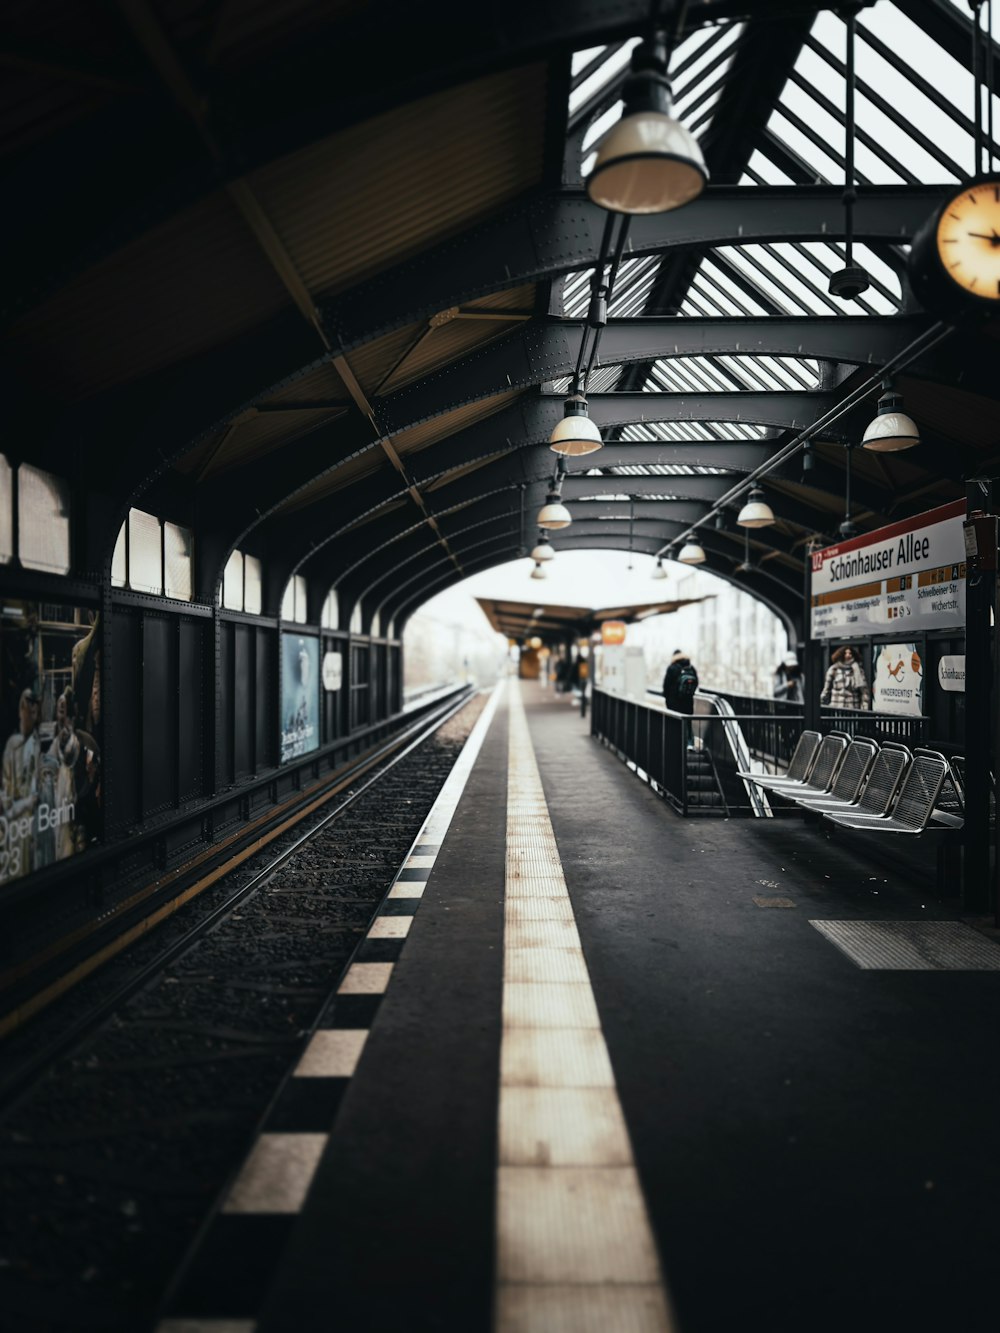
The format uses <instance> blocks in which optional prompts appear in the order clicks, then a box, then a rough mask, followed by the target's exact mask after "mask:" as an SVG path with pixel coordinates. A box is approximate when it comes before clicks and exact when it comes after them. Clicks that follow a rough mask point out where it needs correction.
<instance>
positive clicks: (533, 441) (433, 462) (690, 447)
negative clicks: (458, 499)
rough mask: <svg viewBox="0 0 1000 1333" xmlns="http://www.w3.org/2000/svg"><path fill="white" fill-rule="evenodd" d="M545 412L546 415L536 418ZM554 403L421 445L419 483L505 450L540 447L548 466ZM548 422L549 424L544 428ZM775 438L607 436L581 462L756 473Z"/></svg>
mask: <svg viewBox="0 0 1000 1333" xmlns="http://www.w3.org/2000/svg"><path fill="white" fill-rule="evenodd" d="M543 412H544V420H542V421H539V420H537V419H536V418H537V417H539V416H541V415H542V413H543ZM558 412H559V409H558V408H557V409H556V411H555V413H554V414H553V412H552V409H551V404H544V403H543V400H541V399H530V400H527V401H525V402H523V403H518V404H515V405H514V406H512V407H510V408H506V409H504V410H503V411H502V412H497V413H496V414H495V415H494V416H492V417H487V418H486V420H485V421H481V422H479V423H477V424H476V425H475V426H470V427H469V428H468V429H466V430H463V431H458V432H456V433H455V434H454V435H449V436H448V437H447V438H446V439H444V440H441V441H440V442H439V443H438V444H435V445H431V446H430V447H429V448H427V449H422V450H421V451H420V453H418V454H417V455H416V456H415V457H414V459H413V468H412V470H413V474H414V476H415V477H417V478H418V480H419V481H420V482H421V484H424V485H426V483H428V482H430V481H432V480H435V479H436V478H440V477H444V476H445V475H446V474H447V473H448V472H450V471H451V470H452V469H453V468H456V467H462V466H467V465H468V464H469V463H472V462H476V461H478V460H480V459H486V458H490V457H495V456H496V455H497V454H499V453H501V452H505V451H511V452H513V451H514V450H517V449H521V448H526V449H533V448H541V449H543V451H544V454H547V455H548V457H549V460H550V465H554V463H555V454H553V453H552V451H551V450H550V449H548V447H547V445H546V444H545V441H546V440H547V438H548V435H549V433H550V432H551V429H552V425H554V424H555V421H556V420H557V419H558ZM546 423H551V424H549V425H548V429H546ZM775 447H776V442H775V441H774V440H718V441H716V440H691V441H690V442H689V443H688V442H686V441H685V442H683V443H679V442H677V441H673V440H650V441H648V442H647V441H629V440H615V441H609V442H608V443H607V444H606V445H605V446H604V448H603V449H601V450H600V451H598V452H597V453H595V454H591V455H588V456H587V458H584V459H581V460H579V461H578V463H577V464H576V466H577V467H581V468H582V467H585V466H587V462H588V459H589V465H590V466H591V467H633V466H638V467H653V466H672V465H674V464H678V463H682V464H689V465H691V466H704V467H723V468H726V469H727V470H731V471H733V472H752V471H753V469H754V468H756V467H759V466H760V464H761V463H763V462H764V461H765V459H767V458H768V457H770V455H771V454H772V453H773V452H774V449H775Z"/></svg>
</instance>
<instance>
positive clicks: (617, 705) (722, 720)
mask: <svg viewBox="0 0 1000 1333" xmlns="http://www.w3.org/2000/svg"><path fill="white" fill-rule="evenodd" d="M654 700H656V702H654ZM751 727H752V728H753V735H754V736H755V740H756V744H757V745H758V747H759V751H760V752H759V753H755V752H754V748H753V746H752V745H751V744H750V743H749V741H748V728H751ZM590 730H591V735H592V736H594V737H596V738H597V739H599V740H602V741H603V742H604V743H605V744H606V745H607V746H608V747H609V748H610V749H612V750H614V752H615V753H616V754H617V755H618V757H619V758H620V759H622V760H623V761H624V762H625V763H627V764H628V765H629V766H630V767H632V768H634V769H635V771H636V773H637V774H638V776H639V777H641V778H643V779H644V780H645V781H647V782H649V783H650V785H651V786H652V787H654V788H655V789H656V790H657V791H659V792H660V793H661V794H662V795H663V796H664V797H665V798H666V800H668V801H669V802H670V804H671V805H672V806H673V807H674V809H675V810H677V811H678V813H679V814H682V815H685V816H687V815H690V814H692V813H693V812H695V811H696V810H697V811H698V812H699V813H704V810H705V807H704V806H701V805H700V804H699V803H698V799H697V797H695V794H694V792H693V791H692V790H690V789H689V788H690V781H689V778H690V775H689V771H688V763H687V747H688V744H689V743H693V744H694V746H695V747H696V748H697V749H699V750H702V751H705V752H707V758H708V759H709V760H710V761H711V768H712V771H713V773H714V776H715V778H716V780H717V782H718V788H719V793H720V795H721V798H722V803H721V805H720V806H719V807H718V809H719V810H720V812H722V811H724V812H725V813H728V814H730V815H738V816H741V817H756V818H760V817H762V816H766V815H768V814H769V813H770V810H769V807H768V805H767V802H766V801H761V799H760V795H759V793H758V792H757V791H756V790H755V788H754V787H753V784H752V783H747V782H746V781H745V780H744V779H742V778H740V777H738V776H737V775H738V773H739V772H740V770H745V769H746V768H747V767H748V765H749V762H750V760H751V759H761V758H762V756H771V762H772V763H774V764H775V765H776V766H779V765H780V766H783V758H782V757H783V756H785V755H786V754H787V755H790V754H791V752H792V750H793V749H794V747H795V741H796V740H797V738H798V735H799V732H800V731H801V730H802V718H801V716H800V715H799V714H791V715H788V716H781V715H779V716H775V715H765V714H753V713H751V714H737V713H734V712H733V711H732V709H731V708H730V707H729V705H728V702H727V701H726V700H725V699H722V698H717V697H715V696H712V695H710V694H708V693H707V692H706V693H702V692H701V691H699V693H698V694H697V695H696V696H695V712H694V714H693V715H692V716H691V717H688V716H687V715H686V714H683V713H673V712H670V711H669V710H668V709H667V708H666V707H665V705H664V704H663V702H662V700H661V699H660V698H659V696H658V695H657V694H656V692H655V691H652V690H651V691H649V697H648V699H647V700H639V699H634V698H626V697H624V696H621V695H615V694H607V693H605V692H604V691H603V690H599V689H595V690H594V692H593V698H592V707H591V727H590Z"/></svg>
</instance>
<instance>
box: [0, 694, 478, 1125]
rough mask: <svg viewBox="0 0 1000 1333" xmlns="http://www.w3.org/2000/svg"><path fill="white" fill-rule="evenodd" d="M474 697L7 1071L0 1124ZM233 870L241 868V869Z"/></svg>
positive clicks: (446, 709)
mask: <svg viewBox="0 0 1000 1333" xmlns="http://www.w3.org/2000/svg"><path fill="white" fill-rule="evenodd" d="M473 697H474V691H473V690H472V689H471V687H470V688H469V689H467V690H466V691H465V692H464V693H463V694H462V695H461V696H460V697H459V698H458V699H457V700H448V701H446V702H445V703H444V704H442V705H441V707H440V708H438V709H437V710H436V711H435V712H433V713H432V714H431V715H430V717H425V718H421V719H420V720H419V721H418V722H416V723H414V724H413V725H412V726H411V727H409V728H407V729H405V730H404V731H403V732H402V733H401V734H400V735H398V736H394V737H392V738H391V739H390V740H389V741H387V742H386V744H385V745H383V746H382V747H380V749H379V750H377V751H376V752H375V753H374V754H372V755H368V756H367V757H366V759H365V761H364V763H363V764H362V765H360V766H358V769H357V774H356V776H360V775H361V774H363V773H364V772H366V771H367V770H368V769H370V768H372V767H373V766H377V765H381V766H380V767H378V771H377V772H375V773H373V774H371V776H370V777H368V778H366V779H365V780H364V781H363V782H362V783H361V785H360V786H358V787H356V788H354V790H352V791H351V792H350V793H349V794H348V795H347V796H345V797H344V799H343V800H342V801H340V802H338V804H337V805H336V806H335V807H334V808H333V809H332V810H328V811H327V812H326V814H324V815H323V816H322V818H321V819H319V820H318V821H317V823H316V824H314V825H313V826H312V827H311V828H310V829H309V830H308V831H307V832H306V833H303V834H302V835H301V836H300V837H298V838H296V840H295V841H294V842H293V843H292V844H291V845H290V846H288V847H286V848H285V849H284V850H283V851H281V852H279V853H278V855H277V856H275V857H274V858H273V859H272V860H271V861H270V862H268V864H267V865H266V866H264V867H263V869H261V870H259V871H258V872H257V873H256V874H255V875H253V876H252V878H251V879H249V880H248V881H247V883H246V884H243V885H241V886H240V887H239V888H238V889H236V890H235V891H234V892H233V893H232V894H231V895H230V896H229V897H228V898H227V899H226V900H225V901H224V902H222V903H220V904H218V906H216V907H214V908H213V909H212V911H211V912H209V913H208V914H207V915H206V916H205V917H204V918H203V919H202V920H201V921H198V922H196V923H195V925H193V926H192V927H191V928H190V929H189V930H187V931H186V932H185V933H184V934H183V935H181V936H180V937H179V938H178V939H176V940H174V942H173V943H172V944H169V945H168V946H167V947H166V948H165V949H163V950H162V951H161V952H160V953H159V954H157V956H156V957H155V958H153V959H151V960H150V961H149V962H148V963H145V964H143V965H142V966H141V967H139V968H138V969H137V970H136V971H135V972H133V973H132V974H131V975H130V976H129V977H128V978H127V979H126V980H125V981H124V982H123V983H122V984H121V985H120V986H118V987H117V988H115V989H114V990H113V991H112V992H111V993H110V994H108V995H107V996H105V997H103V998H102V999H101V1001H100V1002H99V1003H98V1004H97V1005H95V1006H94V1007H93V1008H92V1009H90V1010H89V1011H88V1012H87V1013H85V1014H83V1015H81V1016H80V1017H79V1018H77V1019H75V1020H74V1021H73V1022H71V1023H70V1024H69V1025H68V1026H67V1027H66V1028H64V1029H63V1030H62V1031H61V1032H60V1033H59V1035H58V1036H57V1037H56V1038H54V1039H53V1040H52V1041H51V1042H49V1043H47V1044H46V1045H44V1046H42V1047H40V1048H38V1049H36V1050H33V1051H32V1052H31V1054H30V1055H29V1056H28V1057H27V1059H25V1060H23V1061H21V1062H20V1063H19V1064H18V1065H17V1066H16V1067H15V1068H13V1069H12V1070H10V1071H8V1072H6V1073H5V1074H4V1076H3V1077H2V1078H0V1122H2V1120H3V1119H4V1117H6V1116H7V1115H9V1114H10V1112H11V1111H13V1110H14V1109H15V1108H16V1106H17V1105H18V1103H19V1102H20V1100H21V1099H22V1098H23V1097H24V1096H25V1095H26V1094H27V1093H28V1092H30V1090H31V1089H32V1088H33V1087H34V1085H35V1084H36V1082H37V1081H38V1079H39V1078H40V1077H41V1076H42V1075H43V1074H44V1073H45V1072H46V1070H48V1069H49V1067H50V1066H51V1065H52V1064H54V1063H55V1061H56V1060H58V1059H60V1058H61V1057H62V1056H64V1055H65V1054H66V1053H67V1051H69V1050H71V1049H72V1048H73V1047H74V1046H76V1045H78V1044H79V1043H80V1042H82V1041H83V1040H85V1039H86V1038H87V1037H88V1036H90V1035H92V1034H93V1033H94V1032H96V1031H97V1030H98V1029H99V1028H100V1027H102V1026H103V1024H105V1023H106V1022H108V1021H109V1020H110V1019H111V1018H112V1017H113V1016H114V1014H115V1012H116V1011H117V1010H118V1009H119V1008H120V1007H121V1006H122V1005H123V1004H125V1003H126V1002H127V1001H128V1000H130V999H131V998H132V997H133V996H134V995H136V994H137V993H138V992H139V991H141V990H142V989H143V988H144V987H145V986H147V985H149V983H150V982H151V981H153V980H154V979H155V978H156V977H157V976H159V975H160V974H161V973H162V972H163V971H164V970H165V969H166V968H167V967H169V966H170V965H171V964H172V963H175V962H176V961H177V960H178V959H179V958H181V957H183V955H184V954H186V953H187V952H188V951H189V950H190V949H191V948H193V947H194V945H195V944H197V943H198V941H199V940H200V939H201V938H202V937H203V936H204V935H206V934H208V933H209V931H211V930H213V929H214V928H215V927H216V926H218V925H219V924H220V923H221V922H222V921H223V920H225V918H226V917H227V916H229V914H230V913H231V912H232V911H234V909H235V908H237V907H239V906H240V905H241V904H242V903H244V902H245V901H246V900H247V899H248V898H250V897H251V896H252V895H253V894H254V893H256V892H257V891H258V890H259V889H261V888H263V887H264V885H265V884H266V883H267V882H268V881H269V880H270V879H271V878H272V877H273V875H274V874H275V872H276V871H277V870H278V869H279V868H280V867H281V866H282V865H284V863H285V862H286V861H288V860H290V858H291V857H293V856H294V855H295V854H296V852H298V851H300V850H301V848H302V847H304V846H305V845H306V843H308V842H311V841H312V839H313V838H315V837H316V835H317V834H318V833H320V832H322V830H323V829H325V828H327V827H329V825H330V824H332V823H334V822H335V821H336V820H337V819H339V818H340V817H341V815H343V814H344V813H345V811H346V810H348V809H349V808H350V806H352V805H353V804H354V802H355V801H356V800H357V799H358V798H359V797H360V796H363V795H364V794H365V792H367V791H369V790H370V789H371V788H372V787H373V786H374V785H375V784H376V783H377V782H380V781H381V779H382V778H383V777H385V775H386V774H387V773H389V772H390V771H391V770H392V769H393V768H395V767H396V765H397V764H399V763H401V762H402V760H403V759H405V758H406V757H407V756H408V755H410V754H412V753H413V751H414V750H416V749H417V748H419V746H421V745H423V744H424V742H425V741H427V740H428V739H429V738H430V736H432V735H433V734H434V732H436V731H438V730H439V729H440V728H441V727H442V726H444V724H445V723H446V722H448V721H449V720H450V719H451V718H452V717H454V715H455V714H456V713H457V712H459V711H460V710H461V709H462V708H464V707H465V705H466V704H467V703H468V702H469V701H470V699H472V698H473ZM414 733H418V734H414ZM408 736H411V737H412V739H411V740H410V741H409V743H408V744H406V745H405V748H403V749H402V750H399V753H398V754H395V755H394V756H393V757H392V758H391V759H390V760H389V761H388V763H385V764H382V762H381V761H382V760H383V759H384V758H385V756H386V755H387V754H390V753H391V752H392V751H393V750H394V749H398V747H399V745H400V744H401V743H402V742H404V741H405V740H406V739H407V737H408ZM353 780H355V779H353V778H351V777H350V776H349V775H347V776H346V781H348V782H349V783H350V782H352V781H353ZM343 785H344V782H343V780H342V781H341V782H339V783H338V784H336V786H335V788H334V790H333V791H331V792H330V793H329V794H328V795H327V796H325V797H321V798H320V800H319V804H326V803H327V802H328V801H330V800H332V799H333V798H334V797H335V796H336V794H337V791H339V790H342V789H343ZM315 808H316V803H310V804H308V805H307V807H306V808H305V809H302V810H300V811H298V812H297V813H295V814H293V815H292V816H291V817H290V819H289V820H288V821H286V824H285V825H279V829H278V830H277V831H273V832H272V833H271V834H270V835H268V836H269V838H271V837H275V836H278V833H279V832H280V831H283V830H284V828H285V827H287V824H288V823H293V824H294V823H299V822H301V821H302V820H303V819H305V818H307V817H308V815H309V814H310V813H312V811H313V810H314V809H315ZM251 845H252V844H251ZM244 850H245V849H244ZM232 859H233V860H236V859H237V858H236V857H234V858H232ZM238 864H239V862H237V865H238ZM233 868H234V869H235V868H236V867H233ZM229 873H232V871H227V870H224V871H223V874H222V875H221V876H220V875H216V876H214V878H213V879H212V880H210V882H214V879H215V878H224V876H225V875H226V874H229ZM204 887H208V885H207V884H206V885H205V886H204ZM187 894H188V890H185V891H184V892H183V893H182V894H181V895H179V896H180V897H181V899H182V900H183V901H182V903H181V904H179V905H184V902H186V901H187ZM175 901H176V900H175ZM162 910H163V908H162V906H161V907H160V908H158V909H157V911H156V912H155V913H152V914H151V915H158V914H159V912H161V911H162ZM147 919H148V918H147ZM140 924H141V923H140Z"/></svg>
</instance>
